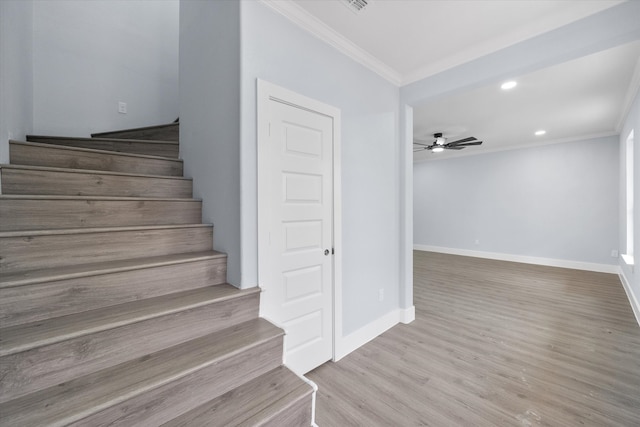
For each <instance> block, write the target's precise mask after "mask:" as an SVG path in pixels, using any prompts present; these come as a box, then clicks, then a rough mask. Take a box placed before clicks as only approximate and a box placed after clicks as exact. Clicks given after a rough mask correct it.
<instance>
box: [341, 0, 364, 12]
mask: <svg viewBox="0 0 640 427" xmlns="http://www.w3.org/2000/svg"><path fill="white" fill-rule="evenodd" d="M340 1H341V3H342V4H344V5H345V6H347V8H348V9H349V10H350V11H351V12H353V13H355V14H359V13H362V12H364V9H365V8H366V7H367V6H368V5H369V3H371V0H340Z"/></svg>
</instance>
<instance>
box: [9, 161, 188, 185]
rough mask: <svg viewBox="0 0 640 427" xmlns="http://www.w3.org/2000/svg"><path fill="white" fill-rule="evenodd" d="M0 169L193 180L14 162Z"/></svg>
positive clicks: (181, 178)
mask: <svg viewBox="0 0 640 427" xmlns="http://www.w3.org/2000/svg"><path fill="white" fill-rule="evenodd" d="M0 169H20V170H32V171H47V172H62V173H83V174H87V173H88V174H93V175H115V176H124V177H136V178H158V179H171V180H178V181H180V180H182V181H193V178H186V177H184V176H170V175H148V174H138V173H128V172H113V171H102V170H95V169H71V168H53V167H49V166H27V165H14V164H0Z"/></svg>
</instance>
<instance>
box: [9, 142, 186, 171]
mask: <svg viewBox="0 0 640 427" xmlns="http://www.w3.org/2000/svg"><path fill="white" fill-rule="evenodd" d="M9 157H10V159H11V163H12V164H15V165H25V166H47V167H53V168H69V169H88V170H98V171H110V172H125V173H138V174H146V175H166V176H182V167H183V165H182V162H180V161H176V160H163V159H149V158H144V157H128V156H123V155H120V154H109V153H92V152H85V151H80V150H67V149H66V147H63V146H55V145H52V146H51V147H43V146H40V145H36V146H33V145H28V144H26V145H25V144H19V143H10V144H9Z"/></svg>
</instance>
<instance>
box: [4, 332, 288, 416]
mask: <svg viewBox="0 0 640 427" xmlns="http://www.w3.org/2000/svg"><path fill="white" fill-rule="evenodd" d="M281 361H282V330H281V329H279V328H276V327H275V326H273V325H271V324H270V323H269V322H267V321H265V320H264V319H254V320H250V321H248V322H245V323H242V324H239V325H236V326H233V327H231V328H227V329H223V330H221V331H218V332H215V333H213V334H210V335H206V336H204V337H201V338H197V339H195V340H191V341H187V342H186V343H183V344H179V345H177V346H174V347H171V348H168V349H166V350H162V351H160V352H157V353H153V354H149V355H146V356H143V357H139V358H137V359H134V360H132V361H130V362H125V363H123V364H120V365H117V366H114V367H111V368H107V369H103V370H101V371H98V372H96V373H92V374H89V375H86V376H84V377H80V378H77V379H74V380H71V381H68V382H66V383H63V384H59V385H57V386H53V387H50V388H47V389H44V390H41V391H37V392H35V393H32V394H29V395H26V396H23V397H21V398H18V399H14V400H11V401H8V402H5V403H3V404H0V414H2V419H1V421H0V423H1V425H6V426H21V427H27V426H42V425H47V426H66V425H69V424H72V423H76V424H75V425H86V426H88V425H130V426H133V425H135V426H158V425H161V424H162V423H165V422H168V421H170V420H171V419H173V418H175V417H176V416H179V415H181V414H183V413H186V412H188V411H190V410H191V409H193V408H196V407H198V406H199V405H201V404H203V403H205V402H207V401H209V400H211V399H212V398H215V397H217V396H220V395H222V394H224V393H226V392H228V391H230V390H232V389H234V388H236V387H238V386H239V385H241V384H244V383H246V382H247V381H251V380H252V379H254V378H256V377H258V376H260V375H262V374H264V373H266V372H268V371H270V370H272V369H274V368H276V367H277V366H279V365H280V364H281Z"/></svg>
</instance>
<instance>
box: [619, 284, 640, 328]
mask: <svg viewBox="0 0 640 427" xmlns="http://www.w3.org/2000/svg"><path fill="white" fill-rule="evenodd" d="M618 276H619V277H620V281H621V282H622V287H623V288H624V291H625V292H626V293H627V298H629V303H630V304H631V309H632V310H633V314H634V315H635V316H636V322H638V326H640V302H639V301H638V296H637V295H636V294H634V293H633V289H632V288H631V285H630V284H629V282H627V278H626V277H625V275H624V274H622V273H619V274H618Z"/></svg>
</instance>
